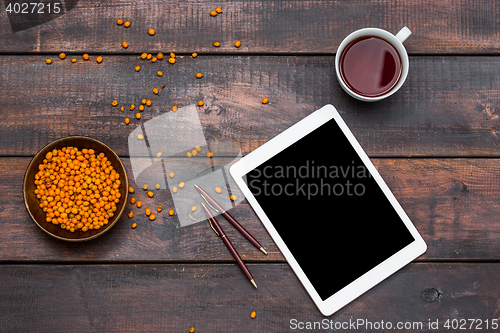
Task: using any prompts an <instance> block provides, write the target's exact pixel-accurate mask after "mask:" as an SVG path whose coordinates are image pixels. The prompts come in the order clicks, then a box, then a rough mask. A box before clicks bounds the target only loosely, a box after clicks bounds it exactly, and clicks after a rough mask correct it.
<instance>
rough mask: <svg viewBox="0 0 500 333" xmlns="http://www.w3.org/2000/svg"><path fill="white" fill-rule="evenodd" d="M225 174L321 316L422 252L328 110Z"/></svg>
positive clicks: (380, 181)
mask: <svg viewBox="0 0 500 333" xmlns="http://www.w3.org/2000/svg"><path fill="white" fill-rule="evenodd" d="M230 172H231V175H232V176H233V178H234V180H235V181H236V183H237V184H238V186H239V187H240V189H241V191H242V192H243V194H244V195H245V197H246V198H247V200H248V202H249V203H250V205H251V206H252V208H253V209H254V210H255V212H256V213H257V216H258V217H259V218H260V220H261V221H262V223H263V224H264V226H265V227H266V229H267V231H268V232H269V234H270V235H271V237H272V238H273V240H274V241H275V242H276V245H277V246H278V248H279V249H280V250H281V252H282V253H283V255H284V256H285V258H286V260H287V261H288V263H289V264H290V266H291V267H292V269H293V271H294V272H295V274H296V275H297V276H298V278H299V280H300V281H301V282H302V284H303V285H304V287H305V289H306V290H307V292H308V293H309V295H310V296H311V298H312V299H313V301H314V302H315V303H316V305H317V306H318V308H319V310H320V311H321V313H322V314H323V315H325V316H329V315H331V314H332V313H334V312H335V311H337V310H338V309H340V308H341V307H343V306H344V305H346V304H348V303H349V302H351V301H352V300H354V299H355V298H356V297H358V296H360V295H361V294H363V293H364V292H366V291H367V290H368V289H370V288H372V287H373V286H375V285H376V284H378V283H379V282H380V281H382V280H383V279H385V278H387V277H388V276H389V275H391V274H393V273H394V272H396V271H397V270H399V269H400V268H402V267H403V266H405V265H406V264H408V263H409V262H411V261H412V260H413V259H415V258H417V257H418V256H419V255H421V254H422V253H424V252H425V250H426V248H427V246H426V244H425V242H424V241H423V239H422V237H421V236H420V235H419V233H418V231H417V230H416V229H415V227H414V226H413V224H412V222H411V221H410V219H409V218H408V216H407V215H406V214H405V212H404V211H403V209H402V208H401V206H400V205H399V203H398V201H397V200H396V198H395V197H394V195H393V194H392V193H391V191H390V190H389V188H388V187H387V185H386V184H385V182H384V181H383V179H382V177H380V175H379V173H378V172H377V170H376V169H375V167H374V166H373V164H372V163H371V161H370V159H369V158H368V156H367V155H366V154H365V152H364V151H363V149H362V148H361V146H360V145H359V143H358V142H357V141H356V139H355V138H354V136H353V135H352V133H351V131H350V130H349V128H348V127H347V125H346V124H345V123H344V121H343V120H342V118H341V117H340V115H339V114H338V113H337V110H335V108H334V107H333V106H332V105H326V106H324V107H323V108H321V109H320V110H317V111H316V112H314V113H312V114H311V115H309V116H308V117H306V118H304V119H303V120H301V121H299V122H298V123H297V124H295V125H293V126H292V127H290V128H289V129H287V130H285V131H284V132H283V133H281V134H279V135H278V136H276V137H275V138H273V139H271V140H270V141H268V142H267V143H265V144H264V145H262V146H261V147H259V148H257V149H256V150H255V151H253V152H251V153H250V154H248V155H246V156H245V157H243V158H242V159H241V160H240V161H238V162H237V163H236V164H234V165H233V166H232V167H231V170H230Z"/></svg>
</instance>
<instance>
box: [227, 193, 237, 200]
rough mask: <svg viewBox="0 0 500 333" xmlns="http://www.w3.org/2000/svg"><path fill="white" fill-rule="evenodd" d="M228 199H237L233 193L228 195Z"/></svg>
mask: <svg viewBox="0 0 500 333" xmlns="http://www.w3.org/2000/svg"><path fill="white" fill-rule="evenodd" d="M229 199H231V200H233V201H236V199H238V197H237V196H235V195H234V194H231V196H230V197H229Z"/></svg>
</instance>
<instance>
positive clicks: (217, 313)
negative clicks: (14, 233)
mask: <svg viewBox="0 0 500 333" xmlns="http://www.w3.org/2000/svg"><path fill="white" fill-rule="evenodd" d="M329 266H330V267H325V269H328V268H329V269H331V268H333V263H331V265H329ZM248 267H249V269H250V270H251V271H252V274H253V276H254V278H255V280H256V281H257V283H258V286H259V287H258V289H255V288H254V287H253V286H252V285H251V284H250V283H249V282H248V281H247V280H245V276H244V275H243V274H241V272H240V271H239V268H238V267H237V266H235V265H221V264H219V265H179V264H171V265H89V266H79V265H68V266H44V265H42V266H38V265H28V266H1V267H0V279H1V281H2V288H0V310H2V311H0V325H1V327H2V330H6V331H7V332H19V331H30V332H32V331H37V332H55V331H68V330H73V329H74V328H75V327H78V330H79V331H81V332H84V331H85V332H115V331H120V332H188V331H189V328H190V327H191V326H194V327H195V332H241V333H246V332H295V331H297V327H296V328H295V329H293V325H292V326H291V320H293V319H295V320H296V321H297V322H316V321H317V322H321V321H322V320H323V319H325V320H326V322H327V323H328V324H330V321H331V322H332V323H333V325H335V323H336V322H340V323H342V322H347V323H349V320H351V321H354V322H357V320H358V319H359V320H365V322H371V323H372V324H374V323H375V322H378V323H379V324H380V322H381V321H384V322H385V323H388V322H390V323H391V324H392V325H394V327H395V326H396V325H397V322H399V321H401V322H403V323H405V322H408V323H409V325H419V323H420V322H421V323H422V326H421V327H422V329H419V326H410V327H415V328H416V329H414V330H409V331H418V332H449V330H446V329H445V328H444V327H443V325H444V323H445V321H446V320H448V319H449V320H453V319H462V318H481V319H483V320H486V319H488V320H489V321H490V322H491V320H492V319H498V316H499V313H498V309H499V308H498V306H499V304H498V299H499V297H500V287H499V284H498V279H497V277H498V275H499V274H500V264H445V263H434V264H430V263H417V264H410V265H408V266H406V267H404V268H403V269H402V270H401V271H399V272H396V273H395V274H394V275H392V276H390V277H389V278H388V279H386V280H385V281H383V282H382V283H380V284H379V285H377V286H375V287H374V288H373V289H371V290H369V291H368V292H367V293H365V294H364V295H362V296H360V297H359V298H358V299H356V300H354V301H353V302H352V303H350V304H348V305H347V306H345V307H344V308H342V309H340V310H339V311H338V312H337V313H336V314H334V315H333V316H330V317H323V316H322V315H321V314H320V312H319V311H318V310H317V308H316V307H315V305H314V303H313V302H312V300H311V299H310V298H309V296H308V294H307V293H306V291H305V290H304V289H303V287H302V285H301V284H300V282H299V281H298V280H297V278H296V277H295V275H294V273H293V272H292V270H291V269H290V267H289V266H288V265H286V264H274V265H273V264H270V265H259V264H252V265H248ZM252 311H255V312H256V314H257V316H256V318H255V319H251V318H250V313H251V312H252ZM429 320H430V321H432V322H434V321H436V320H438V321H439V323H440V327H439V330H430V329H429V328H428V322H429ZM292 323H293V321H292ZM414 323H415V324H414ZM337 325H338V324H337ZM334 327H335V326H333V327H332V329H331V330H330V328H328V330H325V331H328V332H333V331H334V330H333V329H334ZM316 328H317V327H316ZM483 329H485V326H484V324H483ZM301 331H305V330H301ZM317 331H319V330H318V329H317V330H315V332H317ZM335 331H337V330H335ZM342 331H343V332H346V331H349V332H350V331H356V332H362V331H363V332H364V331H371V330H370V329H369V327H368V328H366V327H365V326H360V327H358V328H357V329H356V330H352V327H351V329H349V327H348V329H344V330H342ZM379 331H380V332H387V331H389V332H391V330H377V332H379ZM392 332H394V328H393V330H392Z"/></svg>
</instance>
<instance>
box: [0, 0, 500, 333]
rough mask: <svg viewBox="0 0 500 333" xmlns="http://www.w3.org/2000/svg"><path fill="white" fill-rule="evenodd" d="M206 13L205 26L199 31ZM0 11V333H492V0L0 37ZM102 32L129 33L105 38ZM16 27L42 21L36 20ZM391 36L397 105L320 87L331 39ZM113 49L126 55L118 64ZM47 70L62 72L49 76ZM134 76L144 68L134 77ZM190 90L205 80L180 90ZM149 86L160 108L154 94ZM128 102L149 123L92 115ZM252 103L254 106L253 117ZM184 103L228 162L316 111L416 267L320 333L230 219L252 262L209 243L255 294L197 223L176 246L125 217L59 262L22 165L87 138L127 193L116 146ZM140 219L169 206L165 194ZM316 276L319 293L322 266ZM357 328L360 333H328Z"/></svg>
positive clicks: (249, 223)
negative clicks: (115, 166) (399, 229)
mask: <svg viewBox="0 0 500 333" xmlns="http://www.w3.org/2000/svg"><path fill="white" fill-rule="evenodd" d="M4 2H5V3H7V1H4ZM61 2H62V1H61ZM216 6H220V7H221V8H222V10H223V13H222V14H221V15H218V16H216V17H211V16H210V15H209V11H210V10H212V9H215V7H216ZM0 9H1V13H0V110H1V114H2V115H3V117H2V122H1V123H0V134H1V135H0V156H1V157H0V179H2V181H1V182H0V188H1V191H0V198H1V200H0V227H1V231H0V260H1V263H0V284H1V286H0V331H7V332H21V331H26V332H34V331H40V332H56V331H74V332H76V331H78V332H91V331H92V332H111V331H130V332H153V331H158V332H188V331H189V328H190V327H191V326H194V327H195V328H196V332H296V331H300V329H299V328H300V327H302V326H301V325H307V324H308V323H309V324H310V325H314V323H315V322H316V325H318V324H317V323H318V322H319V323H321V325H326V326H327V327H325V326H321V328H320V329H316V330H302V331H340V330H339V329H338V328H339V327H340V326H339V325H344V326H343V328H344V330H343V331H349V332H354V331H356V332H360V331H372V330H375V328H376V325H377V323H378V325H381V322H383V323H387V322H390V323H392V324H393V325H394V327H395V325H396V323H398V322H401V323H403V324H404V325H406V327H412V328H419V326H418V325H419V324H418V323H422V325H423V326H422V327H423V329H422V330H419V331H433V332H435V331H442V332H449V331H453V326H452V325H455V327H456V325H457V324H461V323H463V321H462V322H461V320H466V321H467V325H466V326H462V327H466V328H467V329H469V326H470V324H471V321H472V320H474V322H473V323H474V327H476V326H477V325H479V324H480V325H479V327H481V328H483V331H488V330H487V329H486V321H488V323H489V325H490V331H492V330H491V324H492V322H493V321H494V320H500V302H499V298H500V286H499V283H498V278H499V274H500V263H499V260H500V223H498V216H499V213H500V204H499V199H500V186H499V181H500V176H499V175H500V164H499V157H500V132H499V131H500V117H499V116H500V58H499V57H498V55H499V54H500V35H499V31H500V23H499V19H498V18H499V17H500V5H499V3H498V2H497V1H487V0H479V1H474V0H469V1H466V0H464V1H446V0H445V1H423V2H422V1H419V2H416V1H415V2H414V1H398V2H394V1H386V0H379V1H360V0H352V1H286V2H285V1H276V0H275V1H243V0H241V1H238V0H235V1H226V0H223V1H220V2H217V3H202V2H199V1H185V2H176V1H159V0H152V1H146V0H144V1H130V0H122V1H118V0H110V1H104V0H88V1H80V2H78V1H69V0H66V1H65V8H63V9H65V10H66V13H65V14H64V15H53V17H50V18H54V19H53V20H51V21H48V22H45V23H43V24H41V25H38V26H34V27H32V28H29V29H25V30H20V31H17V32H15V33H13V32H12V27H11V25H10V23H9V18H8V17H7V15H6V11H5V6H2V3H0ZM57 16H58V17H57ZM21 18H22V17H21ZM118 18H123V19H124V20H130V21H131V22H132V25H131V26H130V27H129V28H124V27H123V26H118V25H117V24H116V23H115V21H116V19H118ZM10 19H11V20H14V17H11V18H10ZM17 20H18V21H19V17H18V18H17ZM33 20H34V21H33ZM37 20H40V21H37ZM33 22H35V23H36V22H43V20H42V19H41V18H40V17H38V16H36V15H35V16H32V23H33ZM21 23H22V22H21ZM21 25H22V24H21ZM33 25H34V24H33ZM405 25H406V26H408V27H409V28H410V29H411V30H412V32H413V34H412V35H411V37H410V38H409V39H408V40H407V41H406V42H405V46H406V47H407V50H408V52H409V54H410V72H409V76H408V79H407V81H406V83H405V84H404V85H403V87H402V88H401V90H400V91H399V92H397V93H396V94H395V95H393V96H392V97H390V98H388V99H386V100H384V101H381V102H378V103H373V104H368V103H363V102H359V101H356V100H354V99H353V98H350V97H349V96H348V95H347V94H346V93H344V91H343V90H342V89H341V88H340V86H339V85H338V83H337V80H336V76H335V68H334V58H335V52H336V49H337V47H338V45H339V44H340V42H341V40H342V39H343V38H344V37H345V36H346V35H347V34H349V33H350V32H352V31H354V30H356V29H359V28H363V27H368V26H374V27H379V28H383V29H386V30H388V31H391V32H393V33H396V32H397V31H398V30H399V29H400V28H402V27H403V26H405ZM16 27H17V28H16V29H19V24H18V25H17V26H16ZM21 28H22V26H21ZM149 28H154V29H155V30H156V35H155V36H153V37H152V36H149V35H148V34H147V30H148V29H149ZM236 40H241V42H242V45H241V47H240V48H238V49H236V48H235V47H234V46H233V43H234V41H236ZM122 41H127V42H128V43H129V44H130V46H129V47H128V48H127V49H123V48H122V46H121V42H122ZM215 41H219V42H220V43H221V46H220V47H219V48H215V47H214V46H212V43H213V42H215ZM158 51H162V52H164V53H166V54H168V52H170V51H174V52H176V54H177V58H176V59H177V62H176V63H175V65H170V64H168V63H167V62H166V59H164V60H162V61H158V62H157V63H151V62H148V61H143V60H140V59H139V55H140V54H141V53H142V52H158ZM59 52H67V53H68V57H67V58H66V59H65V60H64V61H62V60H59V59H58V57H57V55H58V54H59ZM191 52H198V54H199V56H198V57H197V58H192V57H191ZM83 53H89V54H90V61H83V60H82V54H83ZM98 55H102V56H103V59H104V61H103V62H102V63H101V64H98V63H97V62H96V61H95V59H96V57H97V56H98ZM73 56H75V57H76V58H77V59H78V61H77V62H76V63H74V64H72V63H71V62H70V58H72V57H73ZM47 58H50V59H52V60H53V63H52V64H51V65H46V64H45V59H47ZM136 65H141V66H142V67H143V68H142V69H141V71H140V72H139V73H136V72H135V71H134V67H135V66H136ZM156 70H162V71H163V72H164V73H165V75H164V76H163V77H161V78H160V77H158V76H157V75H156V74H155V72H156ZM196 72H202V73H203V75H204V77H203V78H202V79H200V80H199V79H196V78H195V73H196ZM161 85H165V88H164V89H163V91H162V93H161V94H159V95H158V96H155V95H153V94H152V93H151V89H152V88H153V87H159V86H161ZM145 97H147V98H151V99H152V101H153V105H152V107H151V108H148V109H147V111H145V112H143V118H142V119H141V121H137V120H136V119H134V118H133V112H131V111H128V110H127V111H125V112H124V113H122V112H120V111H119V110H118V108H113V107H111V101H113V100H115V99H117V100H119V101H120V103H121V104H123V105H129V104H131V103H136V104H137V103H138V101H139V100H140V99H142V98H145ZM264 97H268V98H269V100H270V103H269V104H267V105H263V104H262V103H261V100H262V98H264ZM199 99H203V100H204V101H205V103H206V104H205V106H204V107H203V108H200V110H199V112H198V114H199V118H200V120H201V123H202V126H203V129H204V132H205V135H206V136H207V138H209V139H210V140H215V141H220V142H231V143H234V144H237V145H239V146H240V147H241V149H242V151H243V153H244V154H247V153H249V152H251V151H252V150H254V149H255V148H257V147H259V146H260V145H262V144H263V143H265V142H266V141H268V140H269V139H270V138H272V137H274V136H275V135H277V134H278V133H280V132H282V131H283V130H285V129H286V128H288V127H289V126H291V125H292V124H294V123H296V122H297V121H299V120H300V119H302V118H304V117H305V116H307V115H308V114H310V113H311V112H313V111H314V110H316V109H318V108H320V107H321V106H323V105H325V104H328V103H331V104H333V105H334V106H335V107H336V108H337V109H338V110H339V111H340V112H341V114H342V116H343V118H344V119H345V121H346V122H347V124H348V126H349V127H350V129H351V130H352V131H353V133H354V135H355V136H356V138H357V139H358V140H359V142H360V144H361V146H362V147H363V148H364V149H365V151H366V152H367V154H368V155H369V156H370V158H371V159H372V161H373V163H374V164H375V165H376V166H377V167H378V169H379V172H380V173H381V175H382V177H383V178H384V179H385V180H386V182H387V184H388V185H389V187H390V188H391V190H392V191H393V192H394V194H395V196H396V198H397V199H398V200H399V201H400V203H401V205H402V206H403V208H404V209H405V211H406V212H407V214H408V215H409V217H410V219H411V220H412V221H413V222H414V224H415V226H416V228H417V229H418V230H419V232H420V233H421V234H422V236H423V237H424V239H425V241H426V242H427V244H428V250H427V252H426V253H425V254H424V255H422V256H421V257H420V258H418V259H417V260H415V261H414V262H413V263H411V264H409V265H408V266H406V267H405V268H403V269H402V270H400V271H398V272H397V273H396V274H394V275H393V276H391V277H390V278H388V279H387V280H385V281H384V282H382V283H381V284H379V285H378V286H376V287H375V288H373V289H372V290H370V291H369V292H367V293H366V294H364V295H362V296H361V297H360V298H359V299H357V300H355V301H354V302H352V303H351V304H349V305H347V306H346V307H344V308H343V309H341V310H340V311H338V312H337V313H336V314H334V315H333V316H331V317H328V318H326V322H323V321H322V320H323V319H324V317H323V316H322V315H321V314H320V312H319V311H318V310H317V309H316V307H315V306H314V304H313V302H312V301H311V299H310V298H309V296H308V295H307V294H306V292H305V290H304V288H303V287H302V285H301V284H300V283H299V281H298V280H297V278H296V277H295V275H294V274H293V272H292V271H291V269H290V267H289V266H288V264H287V263H286V261H285V260H284V258H283V256H282V255H281V253H280V252H279V251H278V249H277V248H276V246H275V244H274V243H273V241H272V240H271V238H270V237H269V235H268V234H267V232H266V231H265V229H264V227H263V226H262V224H261V223H260V221H259V220H258V219H257V217H256V215H255V214H254V212H253V211H252V209H251V208H250V207H249V205H248V203H246V201H244V202H243V203H241V204H239V205H238V206H237V207H236V208H234V209H232V210H231V214H232V215H233V216H234V217H235V218H236V219H238V220H239V221H240V222H241V223H242V224H243V225H244V226H245V227H246V228H247V229H248V231H250V233H252V234H253V235H254V236H255V237H256V238H257V239H259V240H260V241H261V242H262V244H263V245H264V246H265V247H266V248H267V249H268V251H269V255H268V256H264V255H262V253H261V252H259V251H258V250H256V249H255V248H254V247H253V246H252V245H251V244H250V243H249V242H247V241H246V240H245V239H244V238H243V237H242V236H241V235H240V234H239V233H238V232H237V231H236V230H235V229H234V228H229V227H228V228H226V229H227V230H226V231H227V233H228V235H229V237H230V238H232V239H233V243H235V244H237V248H238V250H239V252H240V254H241V255H242V257H243V258H244V260H245V261H246V263H247V264H248V266H249V268H250V270H251V271H252V273H253V275H254V277H255V279H256V281H257V282H258V285H259V288H258V289H257V290H255V288H254V287H253V286H252V285H251V284H250V283H249V282H248V281H247V280H246V279H245V276H244V275H243V274H242V272H241V271H240V269H239V268H238V267H237V265H236V264H235V263H234V260H233V258H232V257H231V254H230V253H229V252H228V251H227V249H226V248H225V246H224V245H223V243H222V242H220V240H219V239H217V238H216V237H215V236H214V234H213V232H212V231H211V230H210V229H209V228H208V227H207V224H205V223H198V224H195V225H192V226H189V227H183V228H176V227H175V225H174V223H172V221H170V220H169V219H168V218H167V217H166V214H163V215H161V214H159V216H158V218H157V220H156V221H154V222H150V221H147V219H146V216H145V215H143V214H139V213H137V214H136V217H134V219H133V220H132V221H131V220H129V219H128V218H127V217H126V216H124V217H123V218H122V219H121V220H120V221H118V223H117V224H116V225H115V226H114V227H113V229H111V230H110V231H109V232H107V233H106V234H105V235H103V236H102V237H99V238H97V239H95V240H92V241H89V242H85V243H78V244H74V243H66V242H61V241H58V240H56V239H53V238H51V237H50V236H48V235H46V234H45V233H43V232H42V231H41V230H40V229H39V228H38V227H37V226H36V225H35V224H34V223H33V222H32V221H31V220H30V218H29V216H28V214H27V212H26V210H25V208H24V205H23V199H22V190H21V187H22V179H23V175H24V171H25V168H26V167H27V165H28V163H29V161H30V159H31V157H32V156H33V155H34V154H35V153H36V152H37V151H38V149H40V148H41V147H43V146H44V145H45V144H47V143H48V142H50V141H52V140H54V139H57V138H60V137H63V136H67V135H86V136H90V137H93V138H96V139H98V140H101V141H103V142H105V143H106V144H108V145H110V146H111V147H112V148H113V149H114V150H115V151H116V152H117V153H118V154H119V155H120V156H121V157H123V161H124V163H125V164H126V166H127V168H128V170H129V174H130V159H129V157H128V148H127V138H128V135H129V134H130V132H131V131H132V130H133V129H134V128H136V127H137V126H139V125H140V124H141V123H143V122H146V121H148V120H149V119H152V118H154V117H156V116H158V115H160V114H163V113H164V112H166V111H167V110H169V109H170V107H171V106H173V105H177V106H179V107H182V106H186V105H190V104H193V103H195V102H197V101H198V100H199ZM125 117H131V120H132V121H131V123H130V124H129V125H125V123H124V118H125ZM325 149H326V150H328V149H335V143H331V144H330V145H328V146H325ZM132 184H134V183H133V182H132ZM141 185H142V184H137V185H135V184H134V186H135V187H136V189H139V188H140V186H141ZM141 196H144V200H146V198H145V195H144V194H143V193H138V197H140V198H141ZM155 200H158V203H160V202H161V203H162V204H163V205H164V206H165V207H170V206H172V197H171V194H170V193H169V192H168V191H165V193H163V194H162V195H158V196H155ZM129 206H130V207H129V208H130V209H132V210H134V208H133V207H132V205H129ZM129 208H128V209H129ZM135 210H136V211H138V210H137V209H135ZM133 221H135V222H137V223H138V227H137V228H136V229H131V224H132V222H133ZM380 221H382V218H380ZM314 259H316V260H319V259H320V258H314ZM324 270H325V274H333V276H334V275H335V274H336V270H335V263H334V262H326V263H325V266H324ZM252 311H256V313H257V317H256V318H255V319H251V318H250V313H251V312H252ZM357 320H364V321H365V322H371V323H372V325H375V328H373V329H369V327H368V326H360V327H357V328H356V329H353V327H352V326H349V327H346V326H345V325H346V324H344V323H349V321H351V322H352V321H357ZM436 320H438V321H439V329H438V330H431V329H430V328H429V321H430V322H432V323H434V322H435V321H436ZM479 320H482V323H480V322H479ZM447 321H448V324H449V325H450V329H446V328H445V324H446V322H447ZM415 323H416V325H417V326H411V325H415ZM294 324H295V326H294ZM335 325H337V326H335ZM408 325H410V326H408ZM304 327H305V328H307V326H304ZM379 327H380V326H379ZM474 327H473V328H474ZM294 328H296V329H294ZM323 328H324V329H323ZM376 331H377V332H378V331H385V329H379V330H376ZM392 331H394V330H392ZM407 331H412V330H407Z"/></svg>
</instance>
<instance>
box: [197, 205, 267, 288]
mask: <svg viewBox="0 0 500 333" xmlns="http://www.w3.org/2000/svg"><path fill="white" fill-rule="evenodd" d="M201 206H202V207H203V210H204V211H205V214H207V217H208V223H210V227H212V229H213V230H214V231H215V233H216V234H217V236H219V237H220V238H222V241H223V242H224V244H226V246H227V248H228V249H229V252H231V254H232V255H233V257H234V259H236V262H237V263H238V265H239V266H240V268H241V270H242V271H243V273H245V275H246V277H247V278H248V279H249V280H250V282H252V284H253V285H254V286H255V288H257V284H256V283H255V280H254V279H253V277H252V274H251V273H250V271H249V270H248V268H247V266H246V265H245V263H244V262H243V260H241V257H240V255H239V254H238V252H237V251H236V249H235V248H234V246H233V244H231V241H230V240H229V238H227V236H226V234H225V233H224V230H222V228H221V227H220V225H219V223H218V222H217V220H216V219H215V217H214V216H213V215H212V213H211V212H210V210H209V209H208V208H207V206H205V204H204V203H203V202H202V203H201Z"/></svg>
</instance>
